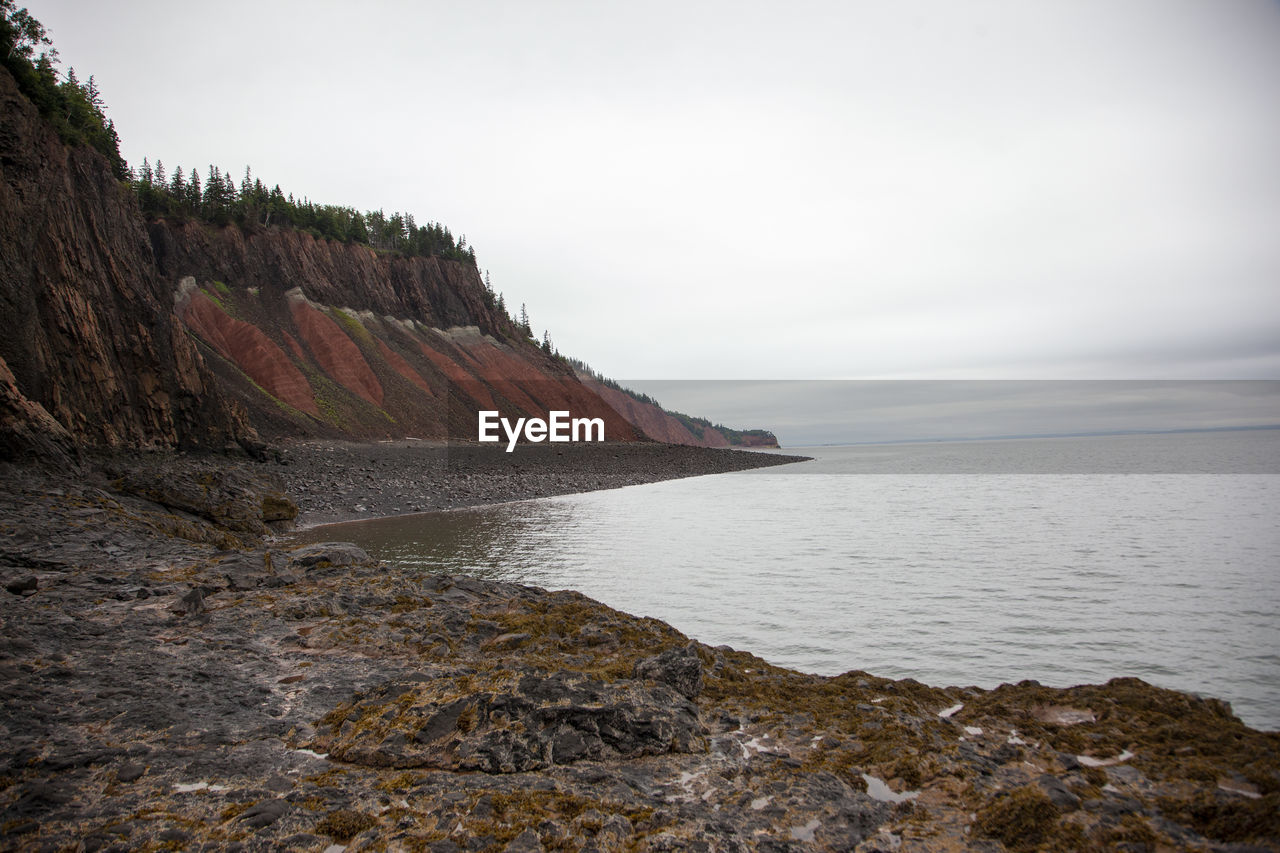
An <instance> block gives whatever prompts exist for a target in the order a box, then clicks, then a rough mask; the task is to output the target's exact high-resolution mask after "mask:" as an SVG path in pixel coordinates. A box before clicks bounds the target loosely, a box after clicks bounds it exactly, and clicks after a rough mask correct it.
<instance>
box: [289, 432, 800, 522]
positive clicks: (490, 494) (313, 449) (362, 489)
mask: <svg viewBox="0 0 1280 853" xmlns="http://www.w3.org/2000/svg"><path fill="white" fill-rule="evenodd" d="M810 458H811V457H808V456H799V455H794V454H788V453H783V452H778V451H772V450H771V451H767V452H762V451H759V450H737V449H728V448H724V449H721V448H705V447H686V446H681V445H666V444H658V443H650V442H602V443H599V444H561V445H549V444H532V445H531V444H523V445H520V446H519V447H517V448H516V449H515V451H513V452H512V453H507V452H505V451H504V450H502V449H501V448H499V447H495V446H491V445H479V444H476V443H470V442H465V443H456V442H455V443H449V444H445V443H432V444H427V443H426V442H422V443H419V442H416V441H412V442H411V441H406V440H396V441H389V442H377V443H356V442H346V441H299V442H293V443H290V444H286V445H283V446H282V461H283V463H284V464H282V465H279V466H276V467H275V470H276V473H277V474H278V475H279V476H280V477H281V478H282V479H283V481H284V483H285V486H286V489H287V491H288V492H289V493H290V495H291V496H292V497H293V498H294V500H295V501H296V502H297V503H298V509H299V513H298V518H297V524H298V527H299V529H308V530H309V529H312V528H315V527H318V526H322V525H325V524H337V523H342V522H348V521H361V520H367V519H372V518H384V517H389V516H397V515H411V514H415V513H421V512H434V511H440V510H450V509H461V508H464V507H476V506H488V505H491V504H497V503H510V502H515V501H523V500H532V499H536V498H544V497H552V496H555V495H567V494H582V493H586V492H593V491H599V490H601V489H616V488H622V487H624V486H635V485H642V484H644V483H656V482H662V481H665V480H673V479H682V478H684V477H697V476H705V475H708V474H722V473H728V472H731V471H743V470H750V469H753V468H764V467H770V466H773V465H785V464H790V463H793V462H801V461H806V460H808V459H810Z"/></svg>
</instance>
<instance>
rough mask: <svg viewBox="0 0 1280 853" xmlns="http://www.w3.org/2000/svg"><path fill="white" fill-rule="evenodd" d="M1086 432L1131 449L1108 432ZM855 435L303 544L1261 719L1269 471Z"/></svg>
mask: <svg viewBox="0 0 1280 853" xmlns="http://www.w3.org/2000/svg"><path fill="white" fill-rule="evenodd" d="M1197 440H1200V441H1202V440H1203V439H1197ZM1102 446H1105V447H1110V448H1114V449H1115V452H1117V453H1119V454H1121V455H1124V456H1126V457H1129V456H1131V455H1132V454H1131V451H1132V448H1133V442H1132V441H1129V440H1127V439H1126V440H1125V441H1117V442H1112V443H1104V444H1103V445H1102ZM1170 446H1171V447H1175V448H1176V447H1186V446H1190V445H1189V444H1188V442H1183V443H1181V444H1178V443H1177V442H1174V443H1173V444H1171V445H1170ZM1251 446H1253V445H1251ZM863 450H864V449H857V448H850V449H840V448H833V449H825V448H824V449H820V450H819V451H817V452H816V454H815V455H818V456H819V458H818V459H817V460H816V461H815V462H812V463H802V464H800V465H791V466H783V467H780V468H770V469H760V470H758V471H746V472H739V473H734V474H724V475H718V476H711V477H697V478H692V479H688V480H677V481H670V482H665V483H655V484H652V485H648V486H637V487H632V488H627V489H620V490H614V491H604V492H593V493H589V494H583V495H566V496H562V497H557V498H549V499H545V500H540V501H532V502H523V503H512V504H505V505H499V506H491V507H485V508H477V509H468V510H460V511H453V512H446V513H428V514H423V515H418V516H405V517H401V518H394V519H381V520H374V521H362V522H356V523H352V524H347V525H331V526H328V527H324V528H317V529H315V530H312V531H308V532H307V533H305V534H303V538H305V539H306V541H322V540H335V539H336V540H349V541H354V542H357V543H359V544H360V545H361V546H362V547H364V548H366V549H367V550H368V551H369V552H370V553H371V554H373V555H374V556H376V557H378V558H380V559H382V560H385V561H387V562H390V563H393V564H396V565H399V566H402V567H405V568H407V569H412V570H421V571H428V572H438V571H439V572H450V573H469V574H474V575H478V576H483V577H487V578H493V579H501V580H511V581H517V582H521V583H528V584H534V585H537V586H542V587H545V588H550V589H566V588H567V589H576V590H579V591H581V592H583V593H584V594H586V595H589V596H591V597H593V598H596V599H599V600H601V601H604V602H605V603H607V604H609V605H611V606H613V607H617V608H619V609H621V610H625V611H628V612H631V613H635V614H637V615H643V616H654V617H657V618H659V619H662V620H664V621H666V622H669V623H670V624H672V625H674V626H675V627H676V628H678V629H680V630H681V631H684V632H685V633H687V634H690V635H691V636H695V637H697V638H698V639H699V640H702V641H703V642H707V643H710V644H712V645H718V644H721V643H725V644H729V645H732V646H734V647H737V648H742V649H746V650H749V651H752V652H754V653H756V654H759V655H761V656H763V657H765V658H766V659H768V660H770V661H772V662H774V663H777V664H780V665H783V666H789V667H793V668H796V669H801V670H806V671H810V672H820V673H826V674H835V673H839V672H843V671H847V670H850V669H865V670H868V671H870V672H873V673H875V674H877V675H882V676H887V677H894V678H901V677H907V676H910V677H913V678H917V679H919V680H921V681H924V682H926V683H930V684H938V685H949V684H958V685H966V684H976V685H979V686H983V687H992V686H995V685H996V684H999V683H1001V682H1003V681H1017V680H1020V679H1022V678H1035V679H1038V680H1040V681H1042V682H1044V683H1046V684H1053V685H1060V686H1064V685H1069V684H1077V683H1084V682H1099V681H1105V680H1106V679H1108V678H1112V677H1115V676H1126V675H1131V676H1137V677H1140V678H1144V679H1146V680H1147V681H1150V682H1152V683H1155V684H1158V685H1161V686H1166V687H1174V688H1178V689H1183V690H1190V691H1194V692H1201V693H1207V694H1210V695H1214V696H1218V697H1221V698H1224V699H1227V700H1228V701H1230V702H1232V703H1233V705H1234V707H1235V709H1236V712H1237V713H1238V714H1240V715H1241V716H1242V717H1243V718H1244V719H1245V721H1246V722H1249V723H1250V724H1251V725H1254V726H1259V727H1265V728H1272V729H1275V728H1280V656H1277V654H1276V650H1277V649H1280V477H1277V476H1276V475H1274V474H1236V475H1226V474H1221V475H1220V474H1179V473H1172V474H1171V473H1159V474H1080V473H1077V474H1008V473H1000V474H991V473H987V474H983V473H976V474H975V473H957V474H951V475H947V476H936V475H930V474H901V473H899V474H893V473H883V474H876V475H874V476H852V475H851V472H852V471H853V470H856V467H857V465H858V464H859V463H857V462H856V461H854V460H856V459H857V457H858V456H859V455H860V451H863ZM927 450H928V451H929V452H928V453H927V454H921V455H916V456H912V455H911V454H910V452H909V449H903V448H894V449H892V453H894V454H900V455H901V454H905V455H906V456H907V457H909V458H907V459H906V460H905V461H904V466H905V467H906V469H907V470H915V468H913V467H912V466H917V467H918V466H919V465H922V464H924V463H922V461H921V459H922V458H926V457H927V458H931V459H935V460H936V459H937V458H940V457H941V456H943V455H945V454H943V453H942V452H941V451H940V450H939V449H938V448H928V449H927ZM946 452H947V453H950V454H957V453H962V451H958V450H956V449H955V448H950V449H947V451H946ZM979 452H981V453H986V454H989V455H994V454H993V453H992V448H991V447H990V446H986V447H983V448H979ZM1072 452H1080V449H1079V448H1078V447H1076V448H1075V449H1073V451H1072ZM1147 452H1152V451H1150V449H1149V448H1148V449H1147ZM971 461H972V460H971V459H970V462H971ZM876 464H877V465H880V464H882V462H877V463H876ZM1097 467H1103V466H1101V465H1099V466H1097Z"/></svg>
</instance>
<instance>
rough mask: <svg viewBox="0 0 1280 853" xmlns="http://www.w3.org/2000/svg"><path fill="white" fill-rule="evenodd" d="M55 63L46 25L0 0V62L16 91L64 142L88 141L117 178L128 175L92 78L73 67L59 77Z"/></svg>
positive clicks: (112, 129) (82, 142)
mask: <svg viewBox="0 0 1280 853" xmlns="http://www.w3.org/2000/svg"><path fill="white" fill-rule="evenodd" d="M58 61H59V60H58V51H57V50H56V49H55V48H54V47H53V42H52V41H51V40H50V38H49V33H48V31H46V30H45V28H44V26H43V25H42V24H41V23H40V22H39V21H37V20H36V19H35V18H33V17H32V16H31V13H29V12H28V11H27V10H26V9H25V8H23V9H19V8H17V6H16V5H15V4H14V2H13V0H0V62H3V63H4V67H5V68H7V69H8V71H9V73H10V74H12V75H13V79H14V80H16V81H17V83H18V89H19V90H20V91H21V92H22V94H24V95H26V96H27V100H29V101H31V103H33V104H35V106H36V109H37V110H39V111H40V115H41V116H42V117H43V118H44V120H45V121H47V122H49V124H50V125H51V126H52V127H53V129H54V130H56V131H57V133H58V136H59V137H60V138H61V139H62V141H63V142H64V143H66V144H68V145H81V144H83V145H88V146H89V147H91V148H93V149H94V150H96V151H97V152H98V153H100V154H102V156H104V157H106V158H107V161H108V162H109V163H110V164H111V169H112V171H113V172H114V173H115V176H116V177H117V178H120V179H125V178H127V177H129V166H128V164H127V163H125V160H124V158H123V157H121V156H120V137H119V136H118V135H117V134H116V129H115V125H114V124H112V123H111V120H110V119H108V118H107V116H106V113H105V112H104V108H105V104H104V103H103V100H102V93H101V92H99V91H98V87H97V84H96V83H95V82H94V80H93V77H92V76H90V77H89V79H88V80H87V81H85V82H83V83H81V82H80V80H79V79H78V78H77V77H76V70H75V69H74V68H72V69H70V70H68V71H67V74H66V77H65V78H63V79H59V75H58V70H57V65H58Z"/></svg>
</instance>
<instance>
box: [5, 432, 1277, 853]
mask: <svg viewBox="0 0 1280 853" xmlns="http://www.w3.org/2000/svg"><path fill="white" fill-rule="evenodd" d="M624 446H625V445H624ZM631 446H632V447H637V448H638V449H637V451H636V452H640V450H639V447H638V446H636V445H631ZM648 447H649V448H652V450H654V451H661V450H662V448H661V446H658V445H648ZM685 450H686V451H688V452H692V451H695V450H698V449H696V448H688V449H685ZM330 452H331V451H330V450H328V449H326V448H325V447H324V446H323V445H320V446H309V447H301V448H299V449H297V450H295V451H294V455H295V456H299V457H300V456H301V455H303V454H304V453H311V454H314V455H315V456H327V455H328V454H329V453H330ZM700 452H701V453H703V454H705V456H704V457H703V458H704V461H707V460H713V459H717V458H718V459H724V458H727V457H735V456H740V457H744V458H746V459H748V460H750V459H763V458H764V457H765V455H763V454H746V453H743V454H733V453H726V451H713V450H703V451H700ZM693 458H694V457H692V456H685V457H673V458H672V460H671V461H670V464H671V465H672V466H675V467H672V468H671V469H670V470H671V472H672V473H678V469H679V467H680V466H687V465H688V464H689V462H690V460H691V459H693ZM320 464H321V463H320V462H318V461H308V460H305V459H302V458H295V459H294V460H293V461H292V462H291V463H290V464H289V465H286V466H278V465H275V464H256V463H251V462H248V461H244V462H240V463H235V464H228V463H227V462H226V460H225V459H210V458H201V457H197V456H185V457H175V458H168V457H157V456H155V455H152V456H150V457H145V458H137V459H132V460H129V459H122V458H120V457H115V458H111V459H106V460H96V461H95V460H90V461H89V462H86V467H85V468H84V469H83V470H82V471H81V472H80V476H78V477H76V478H75V479H73V480H68V479H67V478H66V477H63V476H55V475H52V474H50V473H49V472H48V471H47V470H39V469H31V468H23V469H19V468H14V467H12V466H0V474H3V476H4V478H5V482H6V484H7V485H8V488H7V489H6V490H4V491H3V492H2V493H0V586H2V587H3V589H0V624H3V626H4V631H3V635H2V638H0V691H2V692H3V696H4V702H3V709H2V711H0V737H3V740H4V743H5V750H3V752H0V847H3V849H6V850H33V851H34V850H63V849H66V850H86V851H103V850H113V851H117V850H118V851H124V850H165V849H181V850H202V851H215V850H232V851H234V850H263V851H266V850H298V851H338V850H430V851H455V850H486V851H537V850H570V851H577V850H608V851H613V850H619V851H621V850H639V851H646V850H708V851H709V850H723V851H728V850H744V851H745V850H770V851H783V850H831V851H837V850H838V851H848V850H859V851H891V850H907V851H946V850H988V851H1000V850H1014V851H1023V850H1150V851H1157V850H1202V851H1240V853H1244V851H1253V850H1275V849H1280V817H1278V815H1280V734H1277V733H1264V732H1258V731H1255V730H1252V729H1250V728H1248V727H1246V726H1245V725H1243V724H1242V723H1241V722H1240V721H1239V720H1238V719H1237V718H1236V717H1235V716H1233V714H1232V713H1231V710H1230V708H1229V707H1228V706H1227V705H1226V704H1224V703H1222V702H1219V701H1216V700H1213V699H1202V698H1196V697H1193V696H1190V695H1186V694H1182V693H1177V692H1173V691H1169V690H1162V689H1158V688H1156V687H1152V686H1151V685H1148V684H1145V683H1143V682H1141V681H1138V680H1135V679H1116V680H1113V681H1111V682H1108V683H1107V684H1104V685H1095V686H1082V687H1073V688H1068V689H1054V688H1048V687H1044V686H1041V685H1039V684H1037V683H1035V682H1023V683H1020V684H1015V685H1004V686H1001V687H999V688H997V689H994V690H982V689H978V688H973V687H967V688H965V687H947V688H937V687H930V686H926V685H924V684H920V683H918V682H915V681H912V680H910V679H907V680H901V681H893V680H890V679H886V678H879V677H876V676H874V675H872V674H869V673H865V672H858V671H854V672H848V673H845V674H843V675H840V676H836V677H821V676H815V675H805V674H802V673H798V672H793V671H789V670H785V669H780V668H778V667H775V666H772V665H770V664H768V663H767V662H765V661H763V660H760V659H759V658H756V657H754V656H752V655H751V654H749V653H747V652H744V651H739V650H734V649H730V648H728V647H710V646H708V645H705V644H703V643H700V642H698V641H696V640H694V639H691V638H689V637H687V636H684V635H682V634H681V633H680V632H678V631H676V630H675V629H673V628H672V627H670V626H669V625H666V624H664V623H662V622H659V621H657V620H654V619H646V618H637V617H635V616H631V615H628V614H625V613H621V612H619V611H616V610H613V609H611V608H609V607H607V606H605V605H603V604H601V603H599V602H596V601H592V600H590V599H588V598H585V597H584V596H582V595H580V594H578V593H574V592H552V591H546V590H542V589H538V588H535V587H529V586H522V585H517V584H510V583H499V582H489V581H484V580H479V579H475V578H468V577H458V576H443V575H424V574H421V573H406V572H402V571H398V570H396V569H395V568H393V567H390V566H387V565H382V564H379V563H378V562H377V561H376V560H374V559H372V558H370V557H369V555H367V554H366V553H364V552H363V551H361V550H360V549H359V548H357V547H356V546H354V545H350V544H344V543H336V542H320V543H315V544H308V545H301V546H298V545H291V544H288V543H287V542H282V541H280V540H271V539H267V538H263V537H264V536H266V535H267V534H269V533H270V532H271V531H272V530H274V529H277V528H279V527H281V526H283V525H287V524H288V523H289V522H290V521H291V520H294V519H293V518H292V517H293V516H294V515H295V514H296V513H297V507H296V505H295V503H294V502H293V500H292V498H291V497H290V495H289V494H288V493H287V486H286V479H285V477H282V476H281V474H282V473H284V472H286V471H290V470H308V469H309V466H315V465H320ZM507 464H509V460H508V459H506V458H505V454H503V453H501V452H494V453H491V454H489V455H488V457H487V458H480V457H475V458H470V459H468V460H467V461H466V463H465V466H464V467H465V470H449V471H446V472H445V474H443V475H441V477H442V479H439V480H438V483H439V486H440V488H441V489H442V490H444V491H450V490H462V489H464V488H465V483H466V482H467V480H468V477H469V476H472V475H481V474H483V473H484V472H485V471H486V470H487V468H489V467H493V466H499V467H501V466H504V465H507ZM596 464H597V463H596V462H595V461H593V460H586V461H585V462H583V463H582V464H581V465H576V464H574V463H573V462H572V460H570V461H569V462H568V463H566V466H565V467H562V468H561V469H560V470H561V473H563V471H565V470H569V471H575V470H578V469H581V472H582V476H585V477H591V476H594V474H593V473H592V472H593V471H594V470H596ZM708 464H711V463H709V462H708ZM659 467H661V466H660V465H659V464H658V463H657V462H653V463H651V464H650V465H649V466H648V468H649V469H650V470H653V469H655V468H659ZM523 476H524V477H525V478H526V480H528V481H529V482H528V483H527V485H528V486H529V487H530V488H537V485H536V483H535V482H534V481H537V480H539V479H541V480H542V481H543V483H544V486H546V487H549V488H552V489H554V488H556V483H555V482H554V481H552V480H550V479H548V478H551V477H552V476H553V469H552V468H551V467H549V466H548V467H545V468H541V469H538V468H536V467H534V468H531V469H530V470H528V471H525V472H524V474H523ZM561 487H563V486H561ZM296 520H300V521H303V522H306V521H307V520H308V518H307V516H306V515H302V516H298V518H297V519H296Z"/></svg>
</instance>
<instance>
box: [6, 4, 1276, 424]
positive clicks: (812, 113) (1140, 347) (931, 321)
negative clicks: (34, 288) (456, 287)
mask: <svg viewBox="0 0 1280 853" xmlns="http://www.w3.org/2000/svg"><path fill="white" fill-rule="evenodd" d="M29 6H30V9H31V11H32V13H33V14H34V15H35V16H36V17H37V18H38V19H40V20H41V21H42V22H43V23H44V24H45V25H46V26H47V27H48V28H49V30H50V31H51V34H52V36H53V39H54V43H55V45H56V46H57V48H58V49H59V51H60V53H61V55H62V60H63V68H64V70H65V68H67V67H69V66H74V67H75V68H76V70H77V73H78V74H79V76H80V77H81V79H84V78H85V77H87V76H88V75H89V74H93V75H95V80H96V82H97V84H98V86H99V88H100V89H101V91H102V92H103V96H104V99H105V101H106V104H107V113H108V116H109V117H111V118H112V119H113V120H114V121H115V123H116V126H117V129H118V131H119V133H120V136H121V139H122V153H123V154H124V156H125V157H126V159H127V160H129V162H130V163H131V164H134V165H138V164H140V163H141V161H142V158H143V157H144V156H146V157H149V158H150V159H151V160H152V162H154V161H155V159H157V158H160V159H162V160H163V161H164V163H165V164H166V166H167V167H168V168H169V169H170V170H172V168H173V166H175V165H182V166H183V167H184V169H190V168H191V166H193V165H194V166H198V167H199V168H200V169H201V171H202V173H203V172H205V171H207V168H208V165H209V164H215V165H217V166H218V167H219V168H220V169H224V170H228V171H230V172H231V173H232V174H233V175H235V176H237V177H238V176H240V175H241V174H243V171H244V167H245V166H246V165H249V166H251V167H252V168H253V170H254V173H255V174H256V175H258V176H259V177H261V178H263V179H264V180H265V181H268V182H269V183H272V184H274V183H278V184H280V185H281V187H282V188H283V189H284V190H285V191H286V192H293V193H295V194H297V195H299V196H302V195H306V196H308V197H309V198H311V199H312V200H315V201H319V202H324V203H334V204H344V205H350V206H352V207H356V208H359V209H362V210H363V209H377V208H382V209H384V210H385V211H387V212H388V213H390V212H391V211H394V210H407V211H409V212H412V213H413V214H414V216H415V217H416V219H417V220H418V221H419V222H425V221H428V220H435V221H440V222H442V223H444V224H445V225H447V226H448V227H449V228H450V229H451V230H452V231H453V232H454V234H455V235H459V234H464V235H465V236H466V238H467V241H468V242H469V244H470V245H472V246H473V247H474V248H475V250H476V253H477V256H478V262H479V266H480V267H481V269H482V270H487V271H488V273H489V275H490V277H491V280H492V282H493V286H494V288H495V289H497V290H499V291H501V292H502V293H503V295H504V297H505V298H506V300H507V302H508V304H509V305H510V306H512V307H513V308H517V309H518V306H519V305H520V304H522V303H524V304H527V306H528V311H529V315H530V318H531V322H532V325H533V327H534V329H535V332H536V333H537V335H538V336H539V337H541V335H542V332H543V330H547V331H548V332H549V333H550V336H551V338H552V341H553V342H554V343H555V345H556V346H557V348H559V349H560V351H561V352H563V353H565V354H568V355H573V356H576V357H578V358H581V359H583V360H585V361H587V362H588V363H589V364H591V365H592V366H593V367H594V368H596V369H598V370H600V371H602V372H603V373H605V374H606V375H608V376H611V377H614V378H617V379H620V380H623V381H624V382H643V381H646V380H648V381H654V380H753V381H755V380H784V379H785V380H833V379H857V380H862V379H930V380H937V379H955V380H989V379H1019V380H1048V379H1054V380H1056V379H1078V380H1099V379H1126V380H1128V379H1149V380H1157V379H1160V380H1168V379H1179V380H1187V379H1195V380H1199V379H1222V380H1225V379H1280V310H1278V308H1280V156H1278V155H1277V152H1280V3H1278V2H1275V0H1196V1H1195V2H1189V0H1037V2H1026V0H1003V2H988V0H972V2H956V0H903V2H894V3H879V2H877V3H872V2H852V0H850V2H831V3H820V2H796V3H785V4H783V3H770V4H765V3H753V2H749V0H736V1H735V2H702V3H687V2H680V3H669V2H645V3H628V4H620V3H592V2H484V0H478V2H467V3H458V2H448V3H445V2H408V0H406V2H376V1H375V2H366V3H363V4H360V5H358V6H357V5H355V4H349V3H343V4H338V3H329V2H315V1H314V0H307V2H294V0H282V2H270V0H268V2H262V0H257V1H256V2H252V3H249V2H240V0H231V2H220V3H218V4H216V5H209V4H188V3H172V2H113V3H90V2H84V0H30V2H29ZM660 399H661V398H660ZM664 402H665V401H664Z"/></svg>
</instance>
